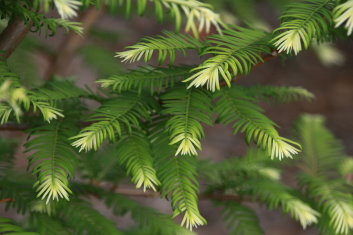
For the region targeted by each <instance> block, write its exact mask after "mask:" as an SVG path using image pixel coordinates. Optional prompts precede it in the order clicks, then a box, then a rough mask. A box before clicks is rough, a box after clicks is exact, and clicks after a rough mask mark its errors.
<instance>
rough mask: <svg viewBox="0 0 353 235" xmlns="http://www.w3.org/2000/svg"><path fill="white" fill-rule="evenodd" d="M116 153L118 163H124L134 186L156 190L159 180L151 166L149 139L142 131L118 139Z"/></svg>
mask: <svg viewBox="0 0 353 235" xmlns="http://www.w3.org/2000/svg"><path fill="white" fill-rule="evenodd" d="M116 154H117V156H118V158H119V162H120V164H122V165H125V167H126V169H127V173H128V174H130V175H131V176H132V182H134V183H135V184H136V188H140V187H143V190H144V191H146V189H148V188H151V189H153V190H154V191H156V190H157V189H156V187H157V186H159V184H160V182H159V180H158V179H157V176H156V170H155V169H154V167H153V158H152V153H151V148H150V144H149V141H148V139H147V137H146V136H145V135H144V134H143V133H136V134H133V135H128V136H126V137H125V138H123V139H122V140H121V141H119V143H118V145H117V152H116Z"/></svg>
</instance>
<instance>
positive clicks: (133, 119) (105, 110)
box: [70, 93, 152, 151]
mask: <svg viewBox="0 0 353 235" xmlns="http://www.w3.org/2000/svg"><path fill="white" fill-rule="evenodd" d="M151 106H152V105H151V99H149V98H146V97H143V96H138V95H136V94H132V93H131V94H130V93H126V94H122V95H121V96H119V97H117V98H114V99H111V100H108V101H106V102H105V103H103V105H102V106H101V107H100V108H98V110H96V113H95V114H93V115H92V116H91V118H89V120H88V121H90V122H93V124H91V125H89V126H88V127H85V128H84V129H83V130H81V131H80V133H79V134H78V135H76V136H74V137H72V138H70V139H72V140H75V141H74V142H73V143H72V145H73V146H75V147H77V148H79V150H80V151H82V150H85V151H89V150H91V149H94V150H97V149H98V147H99V146H100V145H101V144H102V142H103V141H104V140H106V139H109V140H111V141H114V140H115V136H116V135H118V136H121V132H122V128H123V127H126V128H128V130H131V128H132V127H133V126H139V120H141V119H149V118H150V111H151V110H152V108H151Z"/></svg>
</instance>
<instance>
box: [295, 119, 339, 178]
mask: <svg viewBox="0 0 353 235" xmlns="http://www.w3.org/2000/svg"><path fill="white" fill-rule="evenodd" d="M324 123H325V119H324V118H323V117H322V116H318V115H309V114H306V115H303V116H301V118H300V119H299V120H298V121H297V123H296V125H295V128H296V131H297V136H298V141H299V142H300V143H301V144H302V146H303V152H302V153H301V159H302V161H303V162H304V163H305V164H304V169H303V170H304V171H305V172H306V173H309V174H312V175H316V176H320V175H323V174H324V175H327V174H331V173H332V171H335V170H336V169H337V168H336V167H337V165H338V164H339V162H340V161H341V160H343V158H344V156H345V154H344V152H343V146H342V143H341V142H340V141H338V140H337V139H336V138H335V137H334V135H333V134H332V133H331V132H330V131H329V130H328V129H327V128H326V127H325V125H324Z"/></svg>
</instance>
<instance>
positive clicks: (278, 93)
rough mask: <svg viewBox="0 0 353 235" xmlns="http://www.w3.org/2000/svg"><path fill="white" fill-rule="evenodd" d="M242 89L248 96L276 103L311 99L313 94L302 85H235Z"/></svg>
mask: <svg viewBox="0 0 353 235" xmlns="http://www.w3.org/2000/svg"><path fill="white" fill-rule="evenodd" d="M237 88H238V89H242V90H243V91H244V92H245V93H247V94H248V95H249V96H252V97H256V99H258V100H263V101H271V100H273V101H275V102H278V103H286V102H293V101H300V100H308V101H310V100H312V99H314V97H315V96H314V94H313V93H311V92H310V91H308V90H306V89H305V88H302V87H288V86H268V85H267V86H266V85H264V86H263V85H257V86H247V87H242V86H239V85H238V86H237Z"/></svg>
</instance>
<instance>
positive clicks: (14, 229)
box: [0, 217, 39, 235]
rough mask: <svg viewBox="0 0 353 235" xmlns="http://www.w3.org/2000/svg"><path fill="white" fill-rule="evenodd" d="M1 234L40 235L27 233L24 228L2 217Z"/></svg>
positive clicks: (0, 223) (0, 218)
mask: <svg viewBox="0 0 353 235" xmlns="http://www.w3.org/2000/svg"><path fill="white" fill-rule="evenodd" d="M0 233H1V234H13V235H39V233H36V232H26V230H25V229H23V228H22V227H20V226H18V225H16V224H14V222H13V221H12V220H11V219H8V218H3V217H0Z"/></svg>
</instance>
